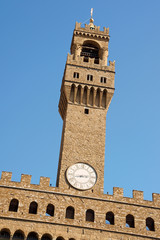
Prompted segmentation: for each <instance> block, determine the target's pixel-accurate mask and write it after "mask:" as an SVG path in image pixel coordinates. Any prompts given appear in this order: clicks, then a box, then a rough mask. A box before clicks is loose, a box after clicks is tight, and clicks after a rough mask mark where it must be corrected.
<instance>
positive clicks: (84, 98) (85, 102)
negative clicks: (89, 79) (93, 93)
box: [82, 86, 88, 105]
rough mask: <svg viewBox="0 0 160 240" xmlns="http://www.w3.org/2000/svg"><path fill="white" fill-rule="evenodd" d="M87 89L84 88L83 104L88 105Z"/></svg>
mask: <svg viewBox="0 0 160 240" xmlns="http://www.w3.org/2000/svg"><path fill="white" fill-rule="evenodd" d="M87 89H88V88H87V87H86V86H85V87H84V91H83V101H82V102H83V104H85V105H87Z"/></svg>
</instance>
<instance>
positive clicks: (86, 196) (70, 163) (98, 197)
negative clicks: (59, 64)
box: [0, 18, 160, 240]
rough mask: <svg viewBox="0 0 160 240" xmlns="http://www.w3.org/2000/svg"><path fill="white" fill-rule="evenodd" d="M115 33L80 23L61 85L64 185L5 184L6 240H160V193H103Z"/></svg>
mask: <svg viewBox="0 0 160 240" xmlns="http://www.w3.org/2000/svg"><path fill="white" fill-rule="evenodd" d="M108 42H109V29H106V28H104V30H103V31H100V29H99V27H96V26H95V25H94V24H93V19H92V18H91V20H90V24H89V25H85V27H84V28H83V27H81V24H80V23H76V27H75V30H74V33H73V39H72V43H71V54H68V57H67V62H66V66H65V71H64V76H63V80H62V87H61V96H60V102H59V112H60V114H61V117H62V119H63V131H62V141H61V149H60V157H59V166H58V174H57V186H56V187H52V186H50V179H49V178H47V177H40V183H39V184H38V185H36V184H31V176H30V175H25V174H22V175H21V180H20V181H19V182H14V181H12V180H11V177H12V173H10V172H2V175H1V179H0V240H149V239H152V240H158V239H159V240H160V220H159V219H160V195H159V194H156V193H153V195H152V196H153V198H152V201H147V200H144V199H143V192H142V191H136V190H133V197H132V198H128V197H124V196H123V189H122V188H118V187H114V188H113V195H109V194H104V193H103V179H104V148H105V131H106V128H105V125H106V113H107V111H108V107H109V104H110V102H111V99H112V96H113V93H114V75H115V66H114V62H113V63H112V62H109V65H107V57H108Z"/></svg>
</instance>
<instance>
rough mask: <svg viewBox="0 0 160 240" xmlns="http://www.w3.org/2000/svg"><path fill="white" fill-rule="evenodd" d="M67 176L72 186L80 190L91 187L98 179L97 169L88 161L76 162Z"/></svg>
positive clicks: (69, 169)
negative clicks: (87, 162)
mask: <svg viewBox="0 0 160 240" xmlns="http://www.w3.org/2000/svg"><path fill="white" fill-rule="evenodd" d="M66 177H67V180H68V182H69V183H70V184H71V185H72V187H74V188H76V189H80V190H87V189H90V188H91V187H93V186H94V184H95V183H96V181H97V174H96V171H95V170H94V168H92V167H91V166H90V165H88V164H86V163H76V164H74V165H72V166H70V167H69V168H68V169H67V172H66Z"/></svg>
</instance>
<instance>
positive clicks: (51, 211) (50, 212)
mask: <svg viewBox="0 0 160 240" xmlns="http://www.w3.org/2000/svg"><path fill="white" fill-rule="evenodd" d="M46 216H50V217H53V216H54V206H53V204H48V206H47V209H46Z"/></svg>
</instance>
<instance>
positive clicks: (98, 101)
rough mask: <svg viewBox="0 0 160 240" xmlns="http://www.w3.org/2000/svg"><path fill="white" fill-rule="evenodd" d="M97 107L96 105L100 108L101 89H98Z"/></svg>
mask: <svg viewBox="0 0 160 240" xmlns="http://www.w3.org/2000/svg"><path fill="white" fill-rule="evenodd" d="M95 105H96V106H97V107H100V89H99V88H98V89H97V92H96V100H95Z"/></svg>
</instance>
